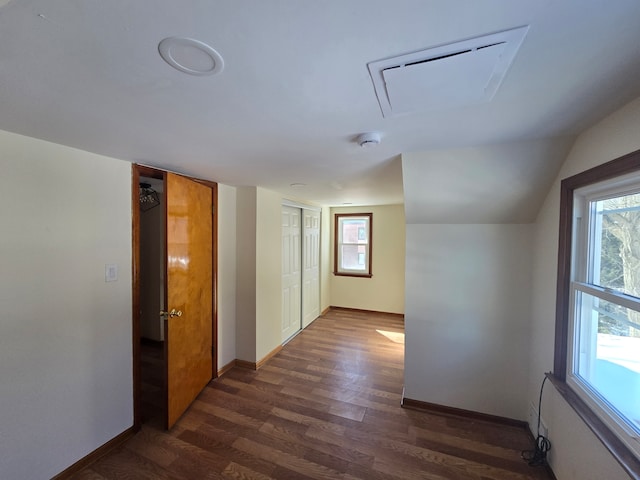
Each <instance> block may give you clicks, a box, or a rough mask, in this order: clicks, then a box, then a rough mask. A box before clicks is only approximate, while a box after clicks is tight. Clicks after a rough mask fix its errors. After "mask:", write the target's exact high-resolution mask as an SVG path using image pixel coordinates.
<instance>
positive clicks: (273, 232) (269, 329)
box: [256, 188, 282, 360]
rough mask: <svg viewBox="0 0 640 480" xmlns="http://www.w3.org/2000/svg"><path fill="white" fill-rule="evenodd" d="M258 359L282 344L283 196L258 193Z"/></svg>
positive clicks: (264, 192) (262, 191)
mask: <svg viewBox="0 0 640 480" xmlns="http://www.w3.org/2000/svg"><path fill="white" fill-rule="evenodd" d="M256 200H257V204H258V210H257V219H256V250H257V252H256V358H257V360H261V359H263V358H264V357H265V356H266V355H268V354H269V353H270V352H272V351H273V350H274V349H275V348H277V347H278V346H280V345H281V344H282V335H281V331H282V196H281V195H280V194H279V193H276V192H272V191H270V190H265V189H264V188H258V189H257V199H256Z"/></svg>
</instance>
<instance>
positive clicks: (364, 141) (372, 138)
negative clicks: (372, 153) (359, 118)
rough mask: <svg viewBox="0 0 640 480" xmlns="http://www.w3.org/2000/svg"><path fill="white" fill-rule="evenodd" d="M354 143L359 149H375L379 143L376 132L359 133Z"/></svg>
mask: <svg viewBox="0 0 640 480" xmlns="http://www.w3.org/2000/svg"><path fill="white" fill-rule="evenodd" d="M356 142H358V145H360V146H361V147H363V148H364V147H367V148H368V147H375V146H376V145H378V144H379V143H380V134H379V133H378V132H368V133H361V134H360V135H358V138H356Z"/></svg>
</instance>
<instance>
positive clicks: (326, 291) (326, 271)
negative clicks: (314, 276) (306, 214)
mask: <svg viewBox="0 0 640 480" xmlns="http://www.w3.org/2000/svg"><path fill="white" fill-rule="evenodd" d="M331 221H332V216H331V209H330V208H329V207H322V212H321V213H320V313H322V312H324V311H325V310H326V309H327V308H329V307H330V306H331V278H332V277H333V273H331V269H332V265H333V264H332V263H331V250H332V247H331V245H332V243H331Z"/></svg>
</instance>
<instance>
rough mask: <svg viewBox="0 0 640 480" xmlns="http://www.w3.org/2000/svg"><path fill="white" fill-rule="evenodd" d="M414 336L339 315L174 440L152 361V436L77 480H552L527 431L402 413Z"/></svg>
mask: <svg viewBox="0 0 640 480" xmlns="http://www.w3.org/2000/svg"><path fill="white" fill-rule="evenodd" d="M403 330H404V322H403V320H402V318H401V317H399V316H397V315H386V314H376V313H369V312H362V311H351V310H340V309H334V310H331V311H329V312H328V313H327V314H325V315H324V316H322V317H320V318H318V319H317V320H316V321H314V322H313V323H312V324H311V325H310V326H309V327H308V328H307V329H305V330H304V331H303V332H301V333H300V334H299V335H297V336H296V337H294V338H293V339H292V340H291V341H290V342H289V343H287V344H286V345H285V346H284V347H283V349H282V350H281V351H280V352H279V353H278V354H277V355H275V356H274V357H273V358H271V359H270V360H269V361H268V362H266V363H265V365H263V366H262V368H261V369H260V370H258V371H252V370H248V369H242V368H237V367H236V368H233V369H231V370H229V371H228V372H227V373H226V374H225V375H224V376H223V377H222V378H219V379H217V380H215V381H212V382H211V383H210V384H209V385H208V386H207V388H205V390H204V391H203V392H202V393H201V394H200V396H199V397H198V398H197V399H196V401H195V402H194V404H193V405H192V406H191V408H190V409H189V410H188V411H187V412H186V413H185V415H184V416H183V417H182V418H181V419H180V420H179V421H178V423H177V424H176V425H175V427H174V428H173V429H172V430H171V431H169V432H166V431H163V430H162V429H161V427H160V423H161V422H158V421H154V419H157V418H158V415H161V414H162V411H161V408H162V401H161V399H160V398H159V397H157V396H154V395H159V393H158V392H159V391H160V390H161V389H160V386H161V382H160V381H159V378H161V377H160V373H161V372H160V370H158V371H156V372H154V371H153V369H154V368H156V369H161V368H162V361H161V357H159V353H158V351H157V350H156V351H155V352H154V351H151V352H150V357H149V358H148V359H146V360H145V362H144V363H143V368H144V369H145V371H146V372H147V373H146V374H145V375H144V376H143V378H146V379H148V385H144V386H143V391H144V403H143V404H144V405H145V406H146V407H147V408H148V409H149V412H150V413H146V414H145V416H143V418H145V419H146V423H145V425H144V426H143V428H142V430H141V431H140V432H139V433H138V434H137V435H136V436H134V437H133V438H132V439H130V440H129V441H128V442H127V443H125V444H124V445H123V446H121V447H119V448H118V449H117V450H115V451H114V452H111V453H110V454H108V455H107V456H105V457H103V458H101V459H100V460H98V461H97V462H95V463H94V464H93V465H90V466H89V467H87V468H85V469H84V470H82V471H81V472H79V473H77V474H76V475H75V476H74V477H73V478H74V479H75V480H116V479H117V480H119V479H128V478H131V479H134V478H135V479H140V478H141V479H145V478H149V479H151V478H153V479H168V480H187V479H195V478H197V479H201V478H211V479H218V478H220V479H227V480H229V479H236V480H238V479H246V480H250V479H255V480H287V479H295V480H305V479H315V480H318V479H320V480H326V479H332V480H333V479H344V480H358V479H359V480H412V479H431V480H463V479H464V480H473V479H478V480H547V479H550V478H551V476H550V475H549V473H548V472H547V471H546V470H545V469H543V468H535V467H529V466H528V465H527V464H526V463H525V462H524V461H523V460H521V458H520V451H521V450H523V449H528V448H531V446H532V439H531V438H530V437H529V435H528V433H527V432H526V431H525V430H524V429H522V428H519V427H513V426H505V425H501V424H496V423H492V422H488V421H484V420H475V419H469V418H464V417H460V416H456V415H452V414H444V413H442V414H440V413H426V412H419V411H414V410H408V409H403V408H401V407H400V401H401V396H402V387H403V361H404V360H403V355H404V344H403V342H404V334H403ZM145 351H146V349H145ZM149 370H151V371H150V372H149Z"/></svg>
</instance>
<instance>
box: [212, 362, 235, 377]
mask: <svg viewBox="0 0 640 480" xmlns="http://www.w3.org/2000/svg"><path fill="white" fill-rule="evenodd" d="M237 364H238V360H231V361H230V362H229V363H227V364H226V365H225V366H224V367H222V368H221V369H220V370H218V371H217V372H216V374H217V378H219V377H221V376H222V375H224V374H225V373H227V372H228V371H229V370H231V369H232V368H233V367H235V366H236V365H237Z"/></svg>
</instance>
